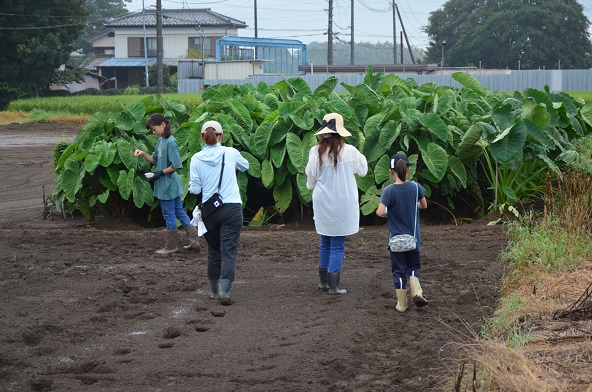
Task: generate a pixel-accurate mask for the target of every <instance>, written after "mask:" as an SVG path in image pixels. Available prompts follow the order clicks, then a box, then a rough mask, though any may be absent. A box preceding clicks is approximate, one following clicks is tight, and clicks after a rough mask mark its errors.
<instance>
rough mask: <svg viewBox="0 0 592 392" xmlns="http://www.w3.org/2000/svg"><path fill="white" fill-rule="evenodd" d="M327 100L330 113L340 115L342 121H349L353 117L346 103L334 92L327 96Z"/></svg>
mask: <svg viewBox="0 0 592 392" xmlns="http://www.w3.org/2000/svg"><path fill="white" fill-rule="evenodd" d="M329 98H330V99H329V100H328V101H327V106H329V108H330V110H331V111H332V112H334V113H339V114H341V115H342V116H343V118H344V119H351V118H352V117H353V116H354V112H353V111H352V109H351V108H350V107H349V105H348V104H347V103H345V101H344V100H343V98H341V96H340V95H339V94H337V93H335V92H334V93H332V94H331V95H330V96H329ZM350 131H351V130H350Z"/></svg>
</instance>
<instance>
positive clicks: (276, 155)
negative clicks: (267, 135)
mask: <svg viewBox="0 0 592 392" xmlns="http://www.w3.org/2000/svg"><path fill="white" fill-rule="evenodd" d="M285 156H286V145H285V144H283V143H281V144H276V145H275V146H271V148H270V149H269V157H270V158H271V161H272V162H273V165H274V166H275V167H277V168H280V167H282V164H283V163H284V157H285Z"/></svg>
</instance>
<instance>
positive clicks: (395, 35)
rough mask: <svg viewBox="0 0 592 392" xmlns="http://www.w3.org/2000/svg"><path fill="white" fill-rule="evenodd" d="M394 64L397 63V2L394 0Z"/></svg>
mask: <svg viewBox="0 0 592 392" xmlns="http://www.w3.org/2000/svg"><path fill="white" fill-rule="evenodd" d="M393 51H394V52H393V64H397V4H395V0H393Z"/></svg>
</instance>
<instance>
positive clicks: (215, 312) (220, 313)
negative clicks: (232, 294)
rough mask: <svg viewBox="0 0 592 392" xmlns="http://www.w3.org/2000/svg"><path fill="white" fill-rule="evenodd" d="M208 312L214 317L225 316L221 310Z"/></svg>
mask: <svg viewBox="0 0 592 392" xmlns="http://www.w3.org/2000/svg"><path fill="white" fill-rule="evenodd" d="M210 314H211V315H212V316H214V317H224V316H226V312H225V311H223V310H211V311H210Z"/></svg>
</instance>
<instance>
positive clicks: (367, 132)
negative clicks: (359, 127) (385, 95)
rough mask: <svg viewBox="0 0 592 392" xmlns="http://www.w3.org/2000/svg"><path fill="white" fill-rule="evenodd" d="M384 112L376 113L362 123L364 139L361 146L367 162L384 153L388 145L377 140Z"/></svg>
mask: <svg viewBox="0 0 592 392" xmlns="http://www.w3.org/2000/svg"><path fill="white" fill-rule="evenodd" d="M384 116H385V115H384V114H383V113H378V114H375V115H374V116H372V117H370V118H369V119H368V121H366V124H364V136H365V137H366V140H365V141H364V145H363V147H362V154H363V155H364V156H365V157H366V159H367V160H368V162H374V161H376V160H377V159H378V158H380V156H381V155H382V154H384V153H385V152H386V151H387V150H388V148H389V147H390V146H385V145H382V144H380V143H379V142H378V139H379V138H380V133H381V130H382V129H381V125H380V124H381V122H382V120H384Z"/></svg>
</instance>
